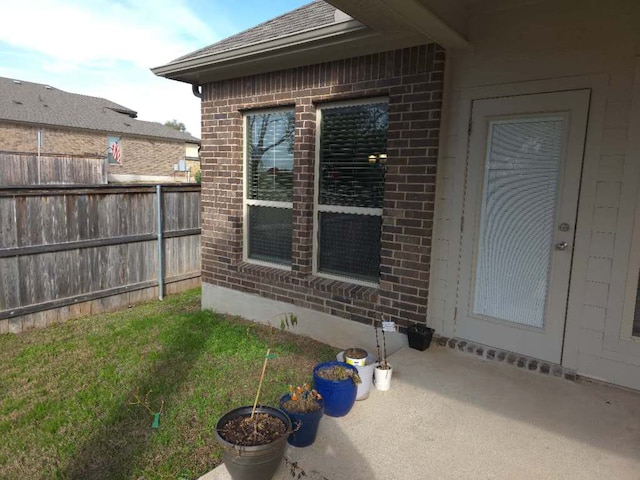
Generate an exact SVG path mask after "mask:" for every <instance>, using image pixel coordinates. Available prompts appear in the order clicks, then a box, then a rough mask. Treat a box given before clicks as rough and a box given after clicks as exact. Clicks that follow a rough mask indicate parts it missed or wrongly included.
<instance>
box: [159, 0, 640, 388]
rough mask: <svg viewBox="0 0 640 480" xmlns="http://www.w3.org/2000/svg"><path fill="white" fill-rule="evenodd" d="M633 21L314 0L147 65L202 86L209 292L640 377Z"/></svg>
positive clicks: (311, 317) (627, 12) (563, 9)
mask: <svg viewBox="0 0 640 480" xmlns="http://www.w3.org/2000/svg"><path fill="white" fill-rule="evenodd" d="M335 7H337V8H340V9H342V10H344V11H345V12H347V13H348V14H349V15H351V16H352V17H353V18H351V17H349V16H347V15H345V14H343V13H342V12H340V11H339V10H336V8H335ZM638 26H640V4H639V3H638V2H637V1H635V0H613V1H609V2H584V1H579V0H538V1H536V0H487V1H485V0H446V1H445V0H419V1H414V0H365V1H359V2H352V1H349V0H330V1H329V3H325V2H322V1H318V2H314V3H312V4H310V5H307V6H304V7H302V8H300V9H298V10H295V11H293V12H290V13H288V14H286V15H284V16H281V17H278V18H276V19H274V20H272V21H270V22H267V23H265V24H262V25H259V26H257V27H255V28H253V29H251V30H248V31H246V32H243V33H240V34H238V35H235V36H233V37H230V38H228V39H226V40H223V41H221V42H219V43H217V44H214V45H212V46H209V47H206V48H204V49H202V50H199V51H196V52H194V53H191V54H189V55H186V56H184V57H182V58H179V59H177V60H175V61H173V62H171V63H169V64H168V65H165V66H162V67H158V68H156V69H154V72H155V73H156V74H158V75H162V76H165V77H168V78H172V79H175V80H179V81H182V82H187V83H191V84H193V85H194V89H196V88H200V89H201V95H202V115H203V125H204V126H205V128H204V131H203V133H202V135H203V143H202V151H201V157H202V162H203V173H204V175H203V178H204V184H203V189H202V195H203V198H202V200H203V205H206V207H205V209H204V211H203V233H202V245H203V252H202V254H203V255H202V256H203V265H202V274H203V305H204V306H205V307H213V308H218V309H221V310H225V311H227V312H234V313H240V314H245V315H248V316H250V317H252V318H260V317H262V318H263V319H265V318H266V317H267V316H268V315H272V314H277V313H278V312H286V311H295V312H297V313H298V316H299V318H301V319H306V320H308V321H310V322H313V321H315V322H318V323H316V324H315V327H314V326H313V325H312V326H311V328H310V331H314V328H315V331H316V332H317V331H318V330H320V329H325V330H328V329H335V330H336V331H340V332H342V331H343V330H338V329H342V326H343V325H345V324H346V323H348V322H346V323H345V322H339V321H337V320H336V317H343V318H346V319H350V320H354V321H355V322H361V323H365V324H369V325H370V324H371V323H372V322H373V321H374V320H379V319H381V318H385V319H390V320H394V321H396V322H398V323H399V324H400V325H402V326H406V325H409V324H411V323H414V322H420V323H425V322H426V323H427V324H429V325H431V326H432V327H434V328H435V329H436V332H437V333H439V334H440V335H442V336H446V337H454V338H459V339H464V340H466V341H470V342H474V343H476V344H480V345H486V346H489V347H493V348H496V349H501V350H504V351H507V352H515V353H518V354H521V355H526V356H529V357H533V358H536V359H540V360H542V361H543V362H544V364H545V365H546V364H558V365H562V366H564V367H565V368H567V369H571V370H575V371H577V372H578V373H579V374H582V375H585V376H589V377H593V378H597V379H602V380H605V381H607V382H612V383H616V384H619V385H625V386H628V387H632V388H636V389H640V307H639V306H638V304H639V303H640V302H637V298H639V296H638V277H639V273H640V204H639V199H640V197H639V193H640V181H639V180H640V54H639V52H640V28H638ZM435 42H437V43H435ZM445 53H446V55H445ZM445 56H446V61H445ZM441 112H442V115H441ZM352 325H353V324H352ZM345 331H346V330H345ZM351 331H352V332H356V331H358V327H356V326H354V328H352V330H351ZM353 338H354V339H357V338H363V337H355V336H354V337H353ZM531 365H534V364H531ZM546 368H548V367H546Z"/></svg>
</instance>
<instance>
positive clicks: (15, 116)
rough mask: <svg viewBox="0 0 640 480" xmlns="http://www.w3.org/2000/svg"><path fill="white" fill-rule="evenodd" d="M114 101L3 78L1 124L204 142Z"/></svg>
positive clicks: (0, 105)
mask: <svg viewBox="0 0 640 480" xmlns="http://www.w3.org/2000/svg"><path fill="white" fill-rule="evenodd" d="M136 116H137V112H135V111H134V110H131V109H130V108H127V107H124V106H122V105H118V104H117V103H114V102H112V101H110V100H106V99H104V98H99V97H90V96H87V95H79V94H77V93H69V92H65V91H63V90H58V89H57V88H54V87H52V86H49V85H43V84H40V83H32V82H25V81H22V80H13V79H11V78H4V77H0V121H3V120H4V121H10V122H20V123H30V124H38V125H51V126H55V127H69V128H80V129H87V130H97V131H100V132H107V133H124V134H131V135H140V136H144V137H157V138H164V139H172V140H182V141H185V142H194V143H196V142H197V143H200V140H199V139H197V138H196V137H194V136H192V135H190V134H187V133H182V132H179V131H177V130H175V129H173V128H170V127H165V126H164V125H162V124H160V123H157V122H146V121H143V120H138V119H136Z"/></svg>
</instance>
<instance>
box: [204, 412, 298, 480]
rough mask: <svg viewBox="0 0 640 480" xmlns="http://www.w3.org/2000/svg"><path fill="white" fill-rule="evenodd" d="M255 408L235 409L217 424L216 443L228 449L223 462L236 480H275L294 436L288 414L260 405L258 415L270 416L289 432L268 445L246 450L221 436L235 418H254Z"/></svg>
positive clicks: (225, 451) (246, 448)
mask: <svg viewBox="0 0 640 480" xmlns="http://www.w3.org/2000/svg"><path fill="white" fill-rule="evenodd" d="M252 408H253V407H239V408H235V409H233V410H231V411H230V412H228V413H226V414H224V415H223V416H222V417H220V419H219V420H218V422H217V423H216V432H215V433H216V440H217V441H218V442H219V443H220V444H221V445H222V446H223V447H224V455H223V461H224V464H225V465H226V467H227V470H229V474H230V475H231V478H232V479H233V480H271V478H273V475H274V474H275V473H276V470H278V466H279V465H280V462H281V461H282V457H284V449H285V447H286V445H287V437H288V436H289V433H291V420H289V417H288V416H287V414H286V413H284V412H283V411H282V410H279V409H277V408H273V407H267V406H259V407H257V408H256V413H267V414H269V415H271V416H273V417H276V418H279V419H280V420H282V421H283V422H284V424H285V426H286V428H287V430H286V432H285V433H284V434H283V435H282V436H281V437H280V438H278V439H277V440H276V441H274V442H272V443H269V444H266V445H258V446H256V447H245V446H240V445H234V444H233V443H229V442H227V441H226V440H225V439H224V438H222V437H221V436H220V433H219V431H220V429H221V428H222V426H224V425H225V424H226V423H227V422H228V421H229V420H231V419H233V418H236V417H249V416H251V410H252Z"/></svg>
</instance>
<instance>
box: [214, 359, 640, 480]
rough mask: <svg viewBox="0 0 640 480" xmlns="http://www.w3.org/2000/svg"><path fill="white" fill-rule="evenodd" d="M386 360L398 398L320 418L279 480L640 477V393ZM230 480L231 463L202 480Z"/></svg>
mask: <svg viewBox="0 0 640 480" xmlns="http://www.w3.org/2000/svg"><path fill="white" fill-rule="evenodd" d="M390 362H391V363H392V365H393V367H394V374H393V375H394V377H393V382H392V386H391V390H389V391H388V392H379V391H377V390H375V389H373V390H372V392H371V395H370V396H369V398H368V399H367V400H363V401H360V402H357V403H356V405H355V406H354V408H353V410H352V411H351V412H350V413H349V414H348V415H347V416H346V417H343V418H331V417H326V416H325V417H324V419H323V420H322V423H321V426H320V431H319V433H318V439H317V441H316V443H315V444H314V445H312V446H311V447H307V448H301V449H299V448H294V447H287V452H286V459H287V461H286V462H283V463H282V465H281V466H280V469H279V470H278V472H277V474H276V475H275V477H274V478H275V479H276V480H284V479H291V478H298V474H300V473H302V472H303V471H304V473H305V474H306V476H304V477H301V478H305V479H307V480H340V479H348V480H371V479H380V480H383V479H384V480H389V479H428V478H434V479H435V478H437V479H509V480H513V479H563V480H564V479H581V480H583V479H614V478H615V479H617V480H626V479H629V480H638V479H640V393H638V392H631V391H627V390H623V389H620V388H616V387H611V386H608V385H602V384H598V383H593V382H589V381H580V382H577V383H573V382H568V381H566V380H561V379H558V378H553V377H547V376H542V375H536V374H532V373H527V372H523V371H522V370H519V369H516V368H513V367H509V366H506V365H503V364H497V363H493V362H488V361H485V360H481V359H477V358H475V357H473V356H470V355H465V354H463V353H460V352H456V351H452V350H450V349H447V348H438V347H431V348H430V349H429V350H427V351H425V352H418V351H415V350H411V349H408V348H406V349H403V350H400V351H399V352H397V353H395V354H394V355H393V356H392V357H391V358H390ZM292 462H295V464H296V465H297V467H296V466H293V467H292V465H291V463H292ZM292 473H294V474H295V477H292ZM227 479H230V476H229V474H228V472H227V470H226V468H225V467H224V465H222V466H220V467H218V468H216V469H215V470H213V471H211V472H209V473H208V474H206V475H204V476H203V477H201V480H227Z"/></svg>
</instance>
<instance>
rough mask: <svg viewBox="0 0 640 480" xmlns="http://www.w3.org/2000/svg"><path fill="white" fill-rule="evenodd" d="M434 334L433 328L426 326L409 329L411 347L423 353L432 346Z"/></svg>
mask: <svg viewBox="0 0 640 480" xmlns="http://www.w3.org/2000/svg"><path fill="white" fill-rule="evenodd" d="M433 332H434V330H433V328H429V327H427V326H426V325H411V326H410V327H409V328H407V337H408V338H409V346H410V347H411V348H414V349H416V350H420V351H421V352H422V351H424V350H426V349H427V348H429V345H431V339H432V338H433Z"/></svg>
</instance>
